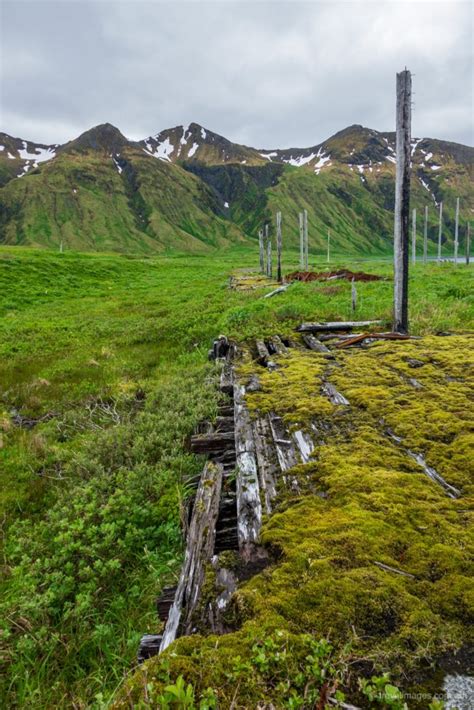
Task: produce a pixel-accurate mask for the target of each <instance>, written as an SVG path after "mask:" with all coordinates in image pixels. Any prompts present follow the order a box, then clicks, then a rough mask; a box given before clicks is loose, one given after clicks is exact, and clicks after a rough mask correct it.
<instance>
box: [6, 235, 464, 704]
mask: <svg viewBox="0 0 474 710" xmlns="http://www.w3.org/2000/svg"><path fill="white" fill-rule="evenodd" d="M312 260H313V262H314V263H315V266H317V268H318V269H322V268H324V267H325V264H324V262H323V261H322V260H321V259H319V258H318V257H315V256H313V257H312ZM256 263H257V254H256V252H255V250H252V249H249V248H246V249H244V248H240V249H238V248H236V249H234V250H232V251H228V252H223V253H221V254H213V255H212V256H202V255H197V256H194V257H190V256H180V255H175V256H168V257H158V258H140V257H135V258H133V257H126V256H118V255H112V254H96V255H91V254H80V253H74V252H69V251H68V252H66V253H64V254H62V255H60V254H58V253H57V252H49V251H45V250H41V251H39V250H38V251H36V250H34V249H24V248H2V249H0V292H1V294H2V299H1V301H0V318H1V320H0V437H1V438H0V471H1V473H0V476H1V480H0V486H1V497H0V515H1V516H2V520H3V521H4V522H3V531H4V534H5V539H4V542H3V555H4V568H5V571H6V574H5V575H4V581H3V583H2V599H3V601H2V609H1V612H2V613H1V616H2V619H3V620H4V636H3V643H4V646H5V649H4V651H3V657H4V659H5V663H6V667H7V673H6V674H5V681H4V686H3V695H4V701H3V704H4V705H5V704H6V706H15V705H17V706H19V707H28V708H30V707H32V708H34V707H36V708H45V707H69V706H73V704H75V707H84V706H86V705H90V704H91V703H92V702H93V699H94V696H95V695H96V694H97V693H99V692H102V693H103V694H104V696H105V697H107V696H108V695H109V694H110V693H111V692H112V691H113V689H114V688H115V687H116V686H117V685H118V684H119V683H120V681H121V679H122V678H123V674H124V673H125V672H126V671H127V670H128V669H129V668H130V666H131V664H132V663H133V659H134V655H135V653H136V648H137V642H138V639H139V637H140V636H141V634H142V633H145V632H147V631H153V630H156V628H157V621H156V614H155V610H154V599H155V597H156V595H157V593H158V592H159V589H160V587H161V586H162V585H163V584H165V583H167V582H169V581H170V579H173V577H174V575H175V574H176V572H177V570H178V568H179V561H180V554H181V537H180V506H181V501H182V499H183V496H185V495H186V479H187V477H188V476H189V475H192V474H194V473H195V472H197V471H198V470H199V468H200V465H201V463H200V461H199V460H198V459H197V458H196V457H194V456H191V455H190V454H189V453H187V452H186V446H185V444H186V439H187V437H188V436H189V434H190V433H191V431H192V429H193V427H194V425H195V424H196V423H197V422H198V421H199V420H200V419H202V418H203V417H212V416H213V412H214V410H215V405H216V391H215V388H214V383H213V378H212V372H213V371H212V367H211V366H210V365H209V364H208V362H207V350H208V348H209V346H210V344H211V341H212V339H213V338H214V337H216V336H217V335H218V334H219V333H221V332H224V333H226V334H228V335H230V336H231V337H234V338H236V339H238V340H240V341H242V340H245V339H248V338H251V337H254V336H256V335H258V336H262V335H265V334H272V333H275V332H281V333H287V332H290V331H291V330H292V329H293V328H294V327H295V325H297V324H298V323H299V322H300V321H301V320H315V319H335V318H345V317H346V316H349V315H350V284H348V283H346V282H336V283H334V284H332V285H331V287H330V288H329V285H328V284H321V283H314V282H313V283H310V284H294V285H292V286H291V287H290V288H289V289H288V291H287V292H286V293H284V294H282V295H281V296H277V297H275V298H272V299H263V298H262V295H263V293H264V292H265V291H253V292H237V291H229V289H228V286H227V285H228V277H229V274H230V272H231V271H232V270H233V269H235V268H250V267H253V266H254V265H255V264H256ZM335 263H337V264H338V265H342V264H346V265H348V266H353V267H355V268H357V269H360V268H364V269H365V270H367V271H370V272H374V273H380V274H382V275H385V276H387V277H390V274H391V265H390V264H389V263H388V262H379V261H376V260H370V261H368V262H366V263H364V264H361V263H358V264H355V263H352V262H351V261H350V260H347V259H345V258H344V257H342V256H337V257H335ZM284 264H285V270H287V271H290V270H293V269H294V268H295V267H296V266H297V255H296V254H295V253H288V254H285V259H284ZM331 266H333V264H331ZM472 273H473V272H472V269H469V270H468V269H466V267H465V266H464V265H458V266H453V265H450V264H442V265H437V264H429V265H427V266H423V265H422V264H419V265H417V266H416V267H415V268H414V269H413V270H412V276H411V317H412V328H413V332H415V333H430V332H436V331H437V330H452V329H454V330H466V329H471V328H472V324H473V322H474V303H473V297H472V293H473V292H474V289H473V288H472V286H473V278H472ZM357 288H358V293H359V303H360V308H359V311H358V316H360V317H361V318H363V319H365V318H382V319H387V320H388V319H390V311H391V302H392V289H393V283H392V282H391V281H390V280H386V281H379V282H372V283H360V284H358V286H357ZM13 410H14V411H15V412H17V413H19V414H21V415H22V416H25V417H29V418H41V417H44V416H45V415H49V417H46V418H45V419H44V420H43V421H41V422H40V423H38V424H37V425H36V426H35V427H34V428H32V429H31V430H26V429H23V428H22V429H20V428H19V427H17V426H15V425H14V424H13V422H12V416H13V414H14V411H13Z"/></svg>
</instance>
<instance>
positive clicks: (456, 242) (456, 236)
mask: <svg viewBox="0 0 474 710" xmlns="http://www.w3.org/2000/svg"><path fill="white" fill-rule="evenodd" d="M458 250H459V197H457V198H456V222H455V225H454V263H455V264H457V263H458Z"/></svg>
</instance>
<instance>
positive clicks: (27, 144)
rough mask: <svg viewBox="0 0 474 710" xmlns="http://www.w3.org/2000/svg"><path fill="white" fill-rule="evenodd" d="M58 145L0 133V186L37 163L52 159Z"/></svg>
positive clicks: (23, 173) (24, 172) (21, 174)
mask: <svg viewBox="0 0 474 710" xmlns="http://www.w3.org/2000/svg"><path fill="white" fill-rule="evenodd" d="M58 147H59V146H58V145H44V144H43V143H33V142H32V141H25V140H22V139H21V138H13V137H12V136H9V135H8V134H7V133H0V187H2V186H3V185H6V183H7V182H9V181H10V180H13V178H16V177H22V176H23V175H26V173H27V172H28V171H29V170H31V169H32V168H35V167H37V165H38V164H39V163H43V162H45V161H47V160H52V158H54V157H55V155H56V151H57V149H58Z"/></svg>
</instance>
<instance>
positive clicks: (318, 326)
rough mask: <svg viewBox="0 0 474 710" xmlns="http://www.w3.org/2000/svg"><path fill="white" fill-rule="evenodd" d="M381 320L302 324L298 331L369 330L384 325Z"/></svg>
mask: <svg viewBox="0 0 474 710" xmlns="http://www.w3.org/2000/svg"><path fill="white" fill-rule="evenodd" d="M382 323H383V321H381V320H359V321H356V320H345V321H329V322H328V323H302V324H301V325H300V326H298V328H297V329H296V330H297V331H298V332H299V333H321V332H324V331H334V330H336V331H337V330H352V329H353V328H367V327H368V326H370V325H382Z"/></svg>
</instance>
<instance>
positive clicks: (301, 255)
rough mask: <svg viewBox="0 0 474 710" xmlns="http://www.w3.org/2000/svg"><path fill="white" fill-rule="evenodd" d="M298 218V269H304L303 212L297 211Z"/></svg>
mask: <svg viewBox="0 0 474 710" xmlns="http://www.w3.org/2000/svg"><path fill="white" fill-rule="evenodd" d="M299 220H300V269H301V271H304V227H303V213H302V212H300V213H299Z"/></svg>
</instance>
